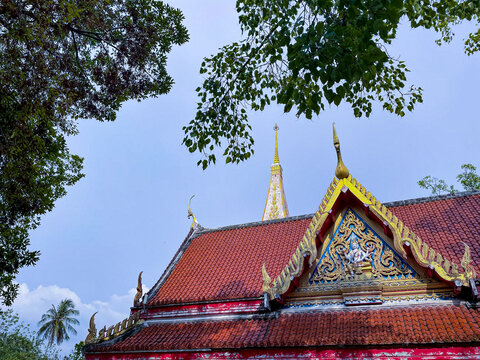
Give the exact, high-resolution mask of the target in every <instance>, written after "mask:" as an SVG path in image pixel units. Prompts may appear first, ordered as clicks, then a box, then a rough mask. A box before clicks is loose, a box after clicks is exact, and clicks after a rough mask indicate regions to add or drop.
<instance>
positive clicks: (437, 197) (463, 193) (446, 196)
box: [194, 190, 480, 237]
mask: <svg viewBox="0 0 480 360" xmlns="http://www.w3.org/2000/svg"><path fill="white" fill-rule="evenodd" d="M472 195H480V190H473V191H457V192H455V193H453V194H444V195H434V196H425V197H419V198H412V199H406V200H396V201H390V202H386V203H383V205H385V206H386V207H388V208H390V207H397V206H403V205H413V204H421V203H426V202H433V201H439V200H447V199H454V198H459V197H466V196H472ZM314 215H315V213H310V214H303V215H296V216H290V217H286V218H282V219H273V220H264V221H252V222H247V223H241V224H235V225H227V226H221V227H217V228H203V229H202V230H199V231H197V232H196V233H195V234H194V237H198V236H200V235H203V234H207V233H211V232H217V231H225V230H232V229H241V228H246V227H254V226H261V225H268V224H276V223H281V222H287V221H296V220H304V219H308V218H312V217H313V216H314Z"/></svg>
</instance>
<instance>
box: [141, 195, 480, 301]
mask: <svg viewBox="0 0 480 360" xmlns="http://www.w3.org/2000/svg"><path fill="white" fill-rule="evenodd" d="M384 205H385V206H386V207H388V208H389V210H391V211H392V212H393V213H394V214H395V215H396V216H397V217H398V218H399V219H401V220H402V221H403V222H404V224H405V225H406V226H408V227H409V228H410V229H411V230H412V231H413V232H415V233H416V235H418V236H420V237H421V238H422V240H424V241H425V242H426V243H428V244H429V245H430V247H431V248H433V249H435V250H436V251H437V252H438V253H441V254H442V255H443V256H444V257H448V258H449V259H450V261H453V262H456V263H460V262H461V259H462V255H463V253H464V249H463V246H461V245H460V241H463V242H465V243H467V244H469V245H470V248H471V256H472V265H473V267H474V269H475V270H476V271H477V273H478V272H479V270H480V237H479V236H478V234H479V233H480V217H479V216H478V214H479V213H480V192H465V193H457V194H455V195H453V196H452V195H446V196H436V197H431V198H421V199H413V200H407V201H400V202H393V203H387V204H384ZM312 217H313V214H309V215H304V216H300V217H290V218H284V219H279V220H272V221H264V222H256V223H248V224H241V225H235V226H229V227H225V228H219V229H211V230H202V231H197V232H195V233H194V234H193V235H192V236H190V237H187V239H186V240H185V242H184V243H183V244H182V246H181V248H180V250H179V253H178V255H177V256H176V259H177V261H176V262H175V263H172V264H171V266H170V267H169V270H168V271H167V272H166V273H165V274H164V276H162V278H161V279H160V280H159V283H157V285H155V286H154V288H153V289H152V291H151V293H150V294H149V297H148V302H147V306H155V305H160V304H169V303H171V304H179V303H190V302H198V301H211V300H228V299H244V298H254V297H257V298H258V297H260V296H262V274H261V272H260V269H261V266H262V264H263V263H264V262H266V267H267V269H268V271H269V273H270V275H272V276H277V275H278V274H279V273H280V272H281V271H282V269H283V268H284V267H285V264H287V263H288V261H289V259H290V257H291V256H292V253H294V251H295V249H296V248H297V246H298V244H299V242H300V241H301V240H302V237H303V236H304V234H305V231H306V229H307V227H308V225H309V224H310V220H311V219H312Z"/></svg>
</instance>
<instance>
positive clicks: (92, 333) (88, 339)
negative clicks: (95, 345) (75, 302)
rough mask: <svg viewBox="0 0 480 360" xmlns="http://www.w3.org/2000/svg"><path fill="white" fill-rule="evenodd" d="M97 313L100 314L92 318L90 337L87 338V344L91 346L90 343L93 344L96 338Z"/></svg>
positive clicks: (89, 330) (89, 328)
mask: <svg viewBox="0 0 480 360" xmlns="http://www.w3.org/2000/svg"><path fill="white" fill-rule="evenodd" d="M97 313H98V311H97V312H95V313H94V314H93V315H92V316H91V318H90V324H89V327H88V335H87V337H86V338H85V344H89V343H91V342H93V341H94V340H95V338H96V335H97V328H96V327H95V315H96V314H97Z"/></svg>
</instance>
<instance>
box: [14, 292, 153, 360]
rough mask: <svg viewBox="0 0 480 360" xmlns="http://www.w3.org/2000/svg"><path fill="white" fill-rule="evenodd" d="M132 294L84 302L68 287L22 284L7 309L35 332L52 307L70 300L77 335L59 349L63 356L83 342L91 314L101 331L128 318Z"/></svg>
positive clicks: (115, 295) (133, 294) (133, 293)
mask: <svg viewBox="0 0 480 360" xmlns="http://www.w3.org/2000/svg"><path fill="white" fill-rule="evenodd" d="M143 291H144V293H145V292H147V291H148V288H147V287H146V286H143ZM136 292H137V291H136V289H135V288H132V289H130V290H129V291H128V293H127V294H123V295H118V294H113V295H111V296H110V298H109V299H106V300H94V301H92V302H91V303H84V302H82V300H81V299H80V297H79V296H78V295H77V294H76V293H75V291H73V290H71V289H69V288H62V287H59V286H57V285H48V286H43V285H40V286H38V287H37V288H36V289H34V290H31V289H30V288H29V287H28V285H27V284H25V283H22V284H20V287H19V293H18V297H17V299H16V300H15V302H14V304H13V305H12V307H11V308H12V309H13V310H14V311H15V312H16V313H18V314H19V316H20V318H21V319H22V320H23V321H25V322H26V323H28V324H30V325H31V328H32V329H34V330H37V329H38V326H37V323H38V321H39V320H40V318H41V317H42V315H43V314H44V313H45V312H46V311H47V310H48V309H49V308H51V307H52V305H55V306H57V305H58V304H59V303H60V301H62V300H64V299H71V300H72V301H73V303H74V304H75V308H76V309H77V310H78V311H79V312H80V315H79V316H78V320H79V322H80V325H78V326H77V327H76V329H77V332H78V334H77V335H76V336H71V339H70V340H69V341H68V342H66V343H65V344H63V345H62V346H61V350H62V352H63V353H65V354H67V353H69V352H70V351H71V350H72V349H73V346H74V345H75V343H78V342H79V341H81V340H84V339H85V337H86V335H87V329H88V323H89V320H90V317H91V316H92V314H93V313H94V312H97V311H98V314H97V315H96V316H95V324H96V326H97V329H101V328H102V327H103V326H104V325H106V326H107V327H109V326H111V325H115V324H116V323H117V322H119V321H121V320H123V319H125V318H126V317H128V316H129V315H130V307H131V306H132V301H133V298H134V296H135V294H136Z"/></svg>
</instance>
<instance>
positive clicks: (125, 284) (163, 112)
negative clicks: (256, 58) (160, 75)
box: [15, 0, 480, 347]
mask: <svg viewBox="0 0 480 360" xmlns="http://www.w3.org/2000/svg"><path fill="white" fill-rule="evenodd" d="M171 3H173V4H174V5H176V6H178V7H179V8H181V9H182V10H183V12H184V14H185V17H186V21H185V24H186V26H187V27H188V29H189V32H190V37H191V39H190V42H189V43H187V44H186V45H184V46H182V47H177V48H174V49H173V51H172V53H171V56H170V58H169V66H168V68H169V71H170V73H171V74H172V76H173V77H174V78H175V81H176V84H175V85H174V87H173V89H172V91H171V92H170V93H169V94H168V95H165V96H162V97H160V98H158V99H149V100H146V101H143V102H141V103H137V102H130V103H127V104H125V105H124V106H123V108H122V109H121V110H120V112H119V113H118V119H117V121H116V122H114V123H99V122H96V121H93V120H85V121H81V122H80V125H79V129H80V134H79V135H78V136H76V137H74V138H72V139H70V141H69V144H70V148H71V150H72V152H73V153H77V154H79V155H81V156H83V157H85V169H84V172H85V173H86V177H85V178H84V179H82V180H81V181H80V182H79V183H78V184H77V185H75V186H74V187H72V188H70V189H68V195H67V196H66V197H65V198H63V199H61V200H60V201H58V202H57V205H56V207H55V209H54V210H53V211H52V212H51V213H50V214H48V215H46V216H44V218H43V220H42V224H41V226H40V227H39V228H38V230H36V231H35V232H34V233H33V234H32V236H31V238H32V246H31V248H32V249H40V250H41V252H42V255H41V258H40V261H39V262H38V264H37V265H36V266H35V267H31V268H26V269H23V270H22V271H21V272H20V275H19V276H18V278H17V280H18V282H19V283H22V284H23V285H22V286H23V288H22V289H23V290H22V291H23V292H22V296H21V297H20V298H19V300H18V301H17V304H16V307H15V308H16V309H17V310H18V311H19V312H20V315H21V316H22V317H23V318H24V319H25V320H27V321H31V322H36V321H37V320H38V319H39V318H40V315H41V314H42V313H43V312H45V310H46V309H47V308H48V307H49V306H50V304H51V303H54V302H57V301H58V300H59V299H61V298H63V297H65V296H70V297H74V298H75V301H76V303H77V306H79V308H80V309H81V310H82V316H81V321H82V324H81V327H80V328H79V338H78V339H84V337H85V335H86V328H87V320H88V318H89V317H90V315H91V313H93V312H94V311H97V310H98V309H100V312H99V314H98V315H97V319H98V320H97V327H102V326H103V325H105V324H106V325H112V324H113V322H114V321H118V320H121V318H122V317H126V316H127V315H128V311H129V306H130V305H131V301H132V300H133V293H132V292H130V293H129V291H131V289H132V288H134V287H135V286H136V278H137V275H138V273H139V272H140V271H142V270H143V271H144V274H143V279H144V283H145V285H146V286H147V287H152V286H153V284H154V283H155V282H156V280H157V279H158V277H159V276H160V275H161V274H162V272H163V270H164V269H165V267H166V265H167V264H168V262H169V261H170V259H171V257H172V256H173V254H174V253H175V252H176V250H177V249H178V247H179V245H180V243H181V242H182V241H183V239H184V237H185V235H186V234H187V232H188V230H189V226H190V220H188V219H187V218H186V215H187V204H188V199H189V197H190V196H191V195H192V194H196V197H195V198H194V200H193V201H192V209H193V211H194V213H195V215H196V216H197V219H198V221H199V222H200V224H201V225H203V226H204V227H208V228H215V227H220V226H225V225H230V224H238V223H244V222H251V221H258V220H260V218H261V216H262V212H263V208H264V204H265V197H266V191H267V186H268V180H269V174H270V164H271V163H272V161H273V150H274V131H273V130H272V128H273V126H274V124H275V123H276V122H277V123H278V124H279V127H280V130H279V133H278V141H279V155H280V162H281V164H282V167H283V170H284V173H283V174H284V184H285V194H286V198H287V202H288V206H289V210H290V214H291V215H301V214H306V213H312V212H314V211H315V210H316V208H317V207H318V205H319V203H320V201H321V199H322V197H323V195H324V192H325V190H326V188H327V187H328V185H329V183H330V181H331V179H332V177H333V174H334V169H335V164H336V156H335V151H334V149H333V146H332V134H331V123H332V122H333V121H335V122H336V124H337V131H338V133H339V137H340V141H341V146H342V154H343V159H344V162H345V164H346V165H347V167H348V168H349V170H350V172H351V173H352V174H353V175H354V176H355V177H356V178H357V179H358V180H359V181H360V182H361V183H362V184H363V185H364V186H365V187H367V189H368V190H369V191H371V192H372V193H373V194H374V195H375V196H376V197H377V198H378V199H379V200H380V201H382V202H386V201H393V200H401V199H407V198H414V197H420V196H427V195H428V193H427V192H426V191H423V190H421V189H419V188H418V186H417V185H416V181H417V180H419V179H420V178H421V177H423V176H424V175H427V174H430V175H434V176H438V177H443V178H445V179H446V180H447V181H448V182H450V183H455V175H456V174H457V173H458V172H459V171H460V165H461V164H462V163H465V162H470V163H473V164H475V165H477V166H480V161H479V154H480V144H479V139H478V134H479V133H480V125H479V121H478V118H479V115H478V114H479V111H478V109H479V102H480V97H479V92H478V88H479V84H480V72H479V69H480V55H479V54H476V55H474V56H471V57H468V56H466V55H465V54H464V53H463V49H462V39H463V38H464V37H465V29H467V30H468V28H469V27H468V25H467V26H459V27H458V30H457V33H458V36H457V37H456V38H455V41H454V43H453V44H449V45H444V46H442V47H439V46H437V45H436V44H435V43H434V40H435V39H436V38H437V35H436V34H435V33H433V32H428V31H420V30H410V29H409V28H408V26H403V27H402V28H401V29H400V32H399V38H398V40H397V41H395V43H394V44H393V46H392V47H391V49H390V53H391V54H392V55H393V56H398V57H400V58H401V59H403V60H405V61H406V62H407V66H408V67H409V68H410V69H411V71H412V72H411V73H410V74H409V81H410V83H414V84H415V85H419V86H421V87H422V88H423V89H424V90H425V92H424V103H423V104H419V105H417V107H416V110H415V111H414V112H413V113H411V114H407V116H405V117H404V118H398V117H396V116H393V115H390V114H388V113H386V112H384V111H382V110H381V109H380V107H377V108H376V109H375V111H374V114H373V116H371V118H361V119H357V118H354V117H353V113H352V111H351V110H350V109H349V108H348V107H346V106H341V107H340V108H336V107H332V108H330V109H328V110H326V111H325V112H323V113H322V114H320V116H319V117H317V118H314V119H313V120H312V121H309V120H306V119H304V118H296V117H295V116H294V114H283V113H282V108H281V107H277V106H272V107H270V108H268V109H266V110H265V111H264V112H257V113H252V114H251V115H250V119H251V124H252V126H253V132H254V137H255V156H254V157H253V158H252V159H251V160H249V161H248V162H246V163H243V164H240V165H238V166H237V165H224V164H223V160H222V159H219V160H220V161H218V164H217V165H216V166H214V167H212V168H209V169H208V170H206V171H202V170H201V169H199V168H198V167H197V166H196V162H197V160H198V155H197V154H190V153H189V152H188V151H187V150H186V149H185V148H184V147H183V146H182V145H181V141H182V138H183V132H182V126H184V125H185V124H186V123H187V122H188V121H189V120H190V119H191V118H192V116H193V115H194V113H195V107H196V102H197V99H196V95H195V92H194V89H195V88H196V87H197V86H198V85H199V84H200V82H201V80H202V77H201V76H200V75H199V72H198V70H199V66H200V63H201V61H202V58H203V57H205V56H208V55H210V54H212V53H213V52H215V51H216V49H217V48H219V47H220V46H222V45H224V44H227V43H228V42H231V41H236V40H238V39H239V37H240V31H239V26H238V24H237V19H236V13H235V8H234V5H235V4H234V2H233V1H230V2H227V1H207V0H206V1H202V2H192V1H186V0H183V1H181V0H177V1H174V2H171ZM265 256H268V254H265ZM259 271H260V269H259ZM39 286H42V287H41V288H38V287H39ZM27 289H28V290H27ZM108 309H110V310H108ZM75 340H77V339H75ZM71 345H72V346H73V342H72V344H71ZM68 346H69V345H67V347H68Z"/></svg>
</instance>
